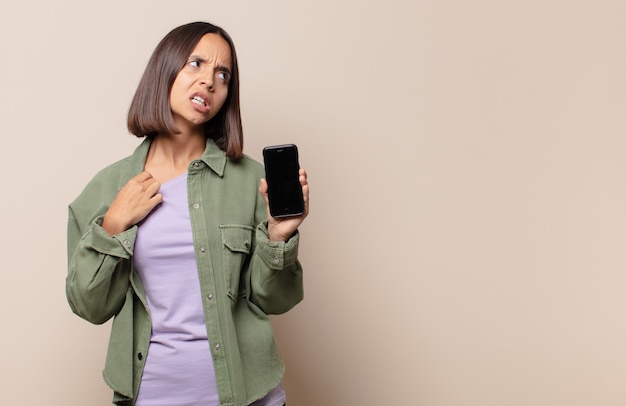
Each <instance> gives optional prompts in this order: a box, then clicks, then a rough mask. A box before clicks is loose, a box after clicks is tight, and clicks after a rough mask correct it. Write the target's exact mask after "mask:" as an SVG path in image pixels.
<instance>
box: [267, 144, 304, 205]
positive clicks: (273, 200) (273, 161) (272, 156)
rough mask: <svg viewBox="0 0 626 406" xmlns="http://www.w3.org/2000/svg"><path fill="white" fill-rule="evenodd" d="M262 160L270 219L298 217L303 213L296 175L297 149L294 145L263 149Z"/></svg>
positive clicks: (298, 167)
mask: <svg viewBox="0 0 626 406" xmlns="http://www.w3.org/2000/svg"><path fill="white" fill-rule="evenodd" d="M263 160H264V163H265V179H266V180H267V187H268V189H267V194H268V198H269V206H270V214H271V215H272V217H286V216H298V215H300V214H302V213H304V199H303V197H302V186H301V185H300V181H299V173H298V172H299V169H300V164H299V162H298V148H297V147H296V146H295V145H294V144H286V145H274V146H270V147H265V148H263Z"/></svg>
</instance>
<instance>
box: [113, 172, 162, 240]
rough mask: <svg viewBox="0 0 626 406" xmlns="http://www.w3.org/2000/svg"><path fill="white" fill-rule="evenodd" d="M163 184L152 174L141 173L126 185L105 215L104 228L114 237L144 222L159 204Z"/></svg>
mask: <svg viewBox="0 0 626 406" xmlns="http://www.w3.org/2000/svg"><path fill="white" fill-rule="evenodd" d="M160 187H161V184H160V183H159V182H157V181H156V179H154V178H153V177H152V175H151V174H150V172H146V171H144V172H141V173H140V174H139V175H137V176H135V177H134V178H132V179H131V180H129V181H128V183H126V185H124V187H123V188H122V189H121V190H120V191H119V193H118V194H117V196H116V197H115V199H114V200H113V202H112V203H111V206H110V207H109V210H108V211H107V212H106V214H105V215H104V220H103V221H102V228H104V230H105V231H106V232H107V233H109V235H111V236H113V235H115V234H119V233H121V232H122V231H126V230H128V229H129V228H130V227H132V226H133V225H135V224H137V223H139V222H140V221H141V220H143V219H144V218H145V217H146V216H147V215H148V214H149V213H150V212H151V211H152V210H153V209H154V208H155V207H156V206H157V205H158V204H159V203H161V202H162V201H163V195H161V194H160V193H158V191H159V188H160Z"/></svg>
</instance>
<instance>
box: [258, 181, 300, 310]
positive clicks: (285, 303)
mask: <svg viewBox="0 0 626 406" xmlns="http://www.w3.org/2000/svg"><path fill="white" fill-rule="evenodd" d="M300 184H301V185H302V194H303V196H304V207H305V211H304V213H303V214H302V215H301V216H297V217H289V218H281V219H277V218H273V217H272V216H271V215H270V213H269V206H268V198H267V183H266V182H265V179H261V183H260V186H259V196H260V199H259V201H258V202H257V217H258V218H267V221H263V222H260V224H259V226H257V229H256V244H255V251H254V253H253V256H252V259H251V260H250V267H249V278H250V279H249V283H250V289H251V292H250V299H251V300H252V302H253V303H255V304H256V305H257V306H259V307H260V308H261V309H262V310H263V311H264V312H265V313H266V314H281V313H284V312H286V311H288V310H290V309H291V308H293V307H294V306H295V305H296V304H297V303H299V302H300V301H301V300H302V298H303V295H304V289H303V284H302V266H301V265H300V262H299V261H298V245H299V242H300V235H299V233H298V227H299V225H300V224H302V221H303V220H304V219H305V217H306V216H307V215H308V212H309V186H308V182H307V174H306V171H304V170H303V169H301V170H300Z"/></svg>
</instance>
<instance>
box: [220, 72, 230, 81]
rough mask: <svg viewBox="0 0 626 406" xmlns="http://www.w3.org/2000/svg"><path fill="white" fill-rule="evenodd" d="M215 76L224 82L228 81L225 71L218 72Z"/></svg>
mask: <svg viewBox="0 0 626 406" xmlns="http://www.w3.org/2000/svg"><path fill="white" fill-rule="evenodd" d="M217 77H218V78H220V79H222V80H223V81H224V82H228V73H226V72H220V73H218V74H217Z"/></svg>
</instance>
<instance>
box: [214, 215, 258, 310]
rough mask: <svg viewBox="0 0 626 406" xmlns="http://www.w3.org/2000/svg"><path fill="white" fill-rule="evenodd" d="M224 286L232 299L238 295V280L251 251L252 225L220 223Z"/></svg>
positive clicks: (235, 298)
mask: <svg viewBox="0 0 626 406" xmlns="http://www.w3.org/2000/svg"><path fill="white" fill-rule="evenodd" d="M220 231H221V234H222V244H223V252H222V258H223V261H224V272H225V273H226V274H225V277H226V288H227V289H228V296H230V298H231V299H232V300H234V301H236V300H237V297H238V295H239V282H240V279H241V274H242V272H243V269H244V267H245V266H247V263H248V258H249V255H250V252H251V251H252V236H253V233H254V227H250V226H246V225H238V224H227V225H221V226H220Z"/></svg>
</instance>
